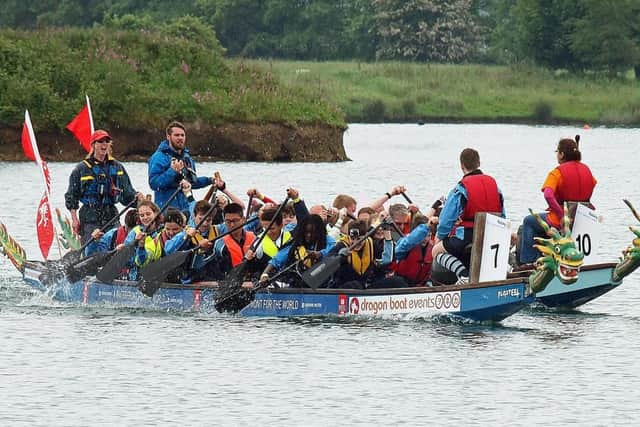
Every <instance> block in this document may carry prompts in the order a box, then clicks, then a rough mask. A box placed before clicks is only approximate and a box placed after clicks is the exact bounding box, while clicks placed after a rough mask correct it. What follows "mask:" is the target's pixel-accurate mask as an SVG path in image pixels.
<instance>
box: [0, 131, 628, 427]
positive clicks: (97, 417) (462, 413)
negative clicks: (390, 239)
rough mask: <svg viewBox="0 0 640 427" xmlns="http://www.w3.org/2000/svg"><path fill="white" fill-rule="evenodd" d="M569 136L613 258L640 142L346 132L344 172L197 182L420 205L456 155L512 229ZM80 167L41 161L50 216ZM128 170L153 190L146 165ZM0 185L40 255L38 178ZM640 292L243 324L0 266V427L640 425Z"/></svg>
mask: <svg viewBox="0 0 640 427" xmlns="http://www.w3.org/2000/svg"><path fill="white" fill-rule="evenodd" d="M576 133H580V134H581V135H582V142H581V149H582V152H583V160H584V161H585V162H586V163H587V164H588V165H589V166H590V167H591V169H592V171H593V173H594V175H595V176H596V177H597V178H598V180H599V184H598V186H597V188H596V191H595V195H594V198H593V202H594V204H595V205H596V206H597V207H598V211H599V213H600V214H601V215H602V216H603V220H604V227H605V230H606V232H605V236H604V237H603V242H602V245H601V246H600V247H599V248H598V253H599V255H600V256H601V257H602V258H603V260H607V261H609V260H614V259H615V258H616V257H617V256H618V254H619V251H620V250H621V249H622V248H624V247H625V246H627V245H628V244H629V243H630V241H631V238H632V237H633V235H632V234H631V232H630V231H629V230H628V229H627V227H628V226H629V225H638V224H637V221H636V220H635V219H634V218H633V217H632V216H631V214H630V212H629V210H628V209H627V208H626V206H625V205H624V204H623V203H622V201H621V199H622V198H629V199H630V200H631V201H633V202H634V203H635V204H636V205H637V206H638V207H640V185H639V178H638V170H639V168H638V164H639V163H638V152H639V149H638V144H639V142H640V130H637V129H591V130H582V129H577V128H570V127H530V126H516V125H513V126H512V125H425V126H415V125H379V126H375V125H352V126H350V128H349V130H348V131H347V132H346V134H345V148H346V150H347V154H348V156H349V157H350V158H351V159H352V161H351V162H346V163H317V164H260V163H216V164H213V163H202V164H199V165H198V170H199V171H200V172H201V173H203V174H205V173H206V174H212V173H213V171H214V170H220V171H221V173H222V175H223V177H224V178H225V179H226V180H227V182H228V186H229V188H230V189H232V190H237V192H238V193H239V194H242V193H244V191H246V189H247V188H248V187H250V186H257V187H258V188H259V189H260V190H261V191H262V192H263V193H265V194H268V195H269V196H271V197H272V198H274V199H282V198H284V195H285V188H287V187H290V186H293V187H295V188H298V189H299V190H300V192H301V194H302V196H303V197H304V198H305V199H306V200H307V201H308V202H311V203H314V202H324V203H327V204H330V203H331V201H332V200H333V197H334V196H335V195H336V194H338V193H341V192H343V193H348V194H351V195H353V196H355V197H356V198H357V199H358V201H359V206H364V204H366V203H367V202H368V201H371V200H373V199H375V198H378V197H380V196H381V195H383V194H384V193H385V192H386V191H389V189H390V188H391V187H392V186H394V185H396V184H405V185H406V186H407V188H408V191H407V194H408V195H409V196H410V197H411V198H412V199H413V200H414V202H416V203H417V204H419V205H421V206H425V207H426V206H427V205H430V204H431V202H432V201H433V200H435V199H436V198H437V197H438V196H440V195H441V194H443V193H445V194H446V193H447V192H448V191H449V189H450V188H451V187H452V186H453V185H454V184H455V183H456V182H457V180H458V179H459V178H460V176H461V172H460V168H459V163H458V155H459V152H460V151H461V149H463V148H465V147H474V148H476V149H477V150H478V151H479V152H480V156H481V162H482V169H483V170H484V171H485V172H486V173H489V174H491V175H493V176H494V177H495V178H496V180H497V181H498V184H499V185H500V187H501V189H502V191H503V193H504V195H505V203H506V210H507V214H508V216H509V217H510V218H511V219H512V220H513V221H514V222H519V221H520V220H521V219H522V217H523V216H524V215H525V214H526V213H527V209H528V208H529V207H531V208H533V209H534V210H541V209H543V208H544V207H545V203H544V199H543V197H542V193H541V192H540V185H541V184H542V182H543V180H544V178H545V176H546V174H547V173H548V171H549V170H550V169H551V168H553V167H554V166H555V153H554V150H555V146H556V143H557V141H558V139H559V138H560V137H563V136H573V135H575V134H576ZM16 143H18V142H16ZM115 143H116V144H117V143H118V142H117V141H116V142H115ZM196 154H197V153H196ZM72 167H73V165H72V164H70V163H52V164H51V165H50V169H51V174H52V181H53V184H52V185H53V187H52V200H53V205H54V207H59V208H64V201H63V194H64V192H65V190H66V186H67V179H68V176H69V173H70V172H71V169H72ZM126 167H127V170H128V171H129V174H130V175H131V177H132V180H133V182H134V185H135V186H136V187H137V188H138V189H140V190H143V191H146V192H148V191H149V190H148V186H147V183H146V181H147V179H146V173H147V168H146V164H143V163H127V164H126ZM0 182H2V183H3V185H4V188H3V191H2V196H0V197H1V198H0V200H1V203H0V221H2V222H3V223H4V224H5V225H6V226H7V227H8V229H9V231H10V233H11V234H12V235H13V236H14V237H15V238H16V239H17V240H18V241H20V242H21V243H22V244H23V245H24V247H25V249H26V251H27V254H28V255H29V257H30V258H39V256H40V253H39V250H38V248H37V243H36V242H35V240H34V232H35V212H36V208H37V203H38V201H39V198H40V196H41V194H42V188H43V187H42V182H41V177H40V175H39V172H38V169H37V168H36V166H35V164H33V163H6V162H3V163H0ZM197 193H200V194H203V191H202V193H201V192H200V191H198V192H197ZM244 197H246V196H244ZM398 201H399V202H402V200H398ZM52 254H54V255H52V257H53V258H57V247H56V246H55V245H54V247H53V248H52ZM639 286H640V273H635V274H633V275H632V276H630V277H628V278H626V279H625V283H624V285H623V286H621V287H619V288H618V289H615V290H614V291H612V292H611V293H609V294H607V295H604V296H602V297H601V298H599V299H597V300H595V301H592V302H591V303H589V304H587V305H585V306H583V307H581V308H580V310H579V311H575V312H571V313H557V312H554V311H551V310H541V309H527V310H525V311H522V312H520V313H518V314H516V315H514V316H512V317H509V318H507V319H506V320H504V321H503V322H502V323H501V324H499V325H478V324H460V323H450V322H444V321H442V320H432V319H423V320H411V321H400V320H394V319H386V320H385V319H383V320H358V321H352V320H347V319H304V320H282V319H243V318H238V317H235V316H229V315H217V314H207V315H200V314H180V313H173V312H171V313H166V312H158V311H145V310H133V309H122V308H116V307H99V308H95V307H82V306H76V305H68V304H61V303H57V302H55V301H51V300H49V299H48V298H47V297H45V296H43V295H40V294H38V293H36V292H33V291H31V290H30V289H29V288H28V287H27V286H26V285H24V284H23V282H22V280H21V278H20V276H19V275H18V273H17V272H16V271H15V270H14V269H13V268H12V266H11V265H10V263H9V262H8V261H7V260H6V259H4V258H2V259H1V260H0V424H2V425H29V426H49V425H65V426H86V425H135V426H139V425H164V424H179V425H234V426H235V425H336V424H340V425H460V424H464V425H483V426H484V425H534V424H536V425H567V424H578V425H608V426H609V425H637V424H638V422H640V403H639V402H640V362H639V360H640V341H639V340H638V339H637V336H638V332H639V331H640V314H639V310H638V305H639V304H640V297H639V296H638V287H639Z"/></svg>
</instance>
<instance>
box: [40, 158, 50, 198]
mask: <svg viewBox="0 0 640 427" xmlns="http://www.w3.org/2000/svg"><path fill="white" fill-rule="evenodd" d="M41 166H42V173H43V174H44V181H45V182H46V184H47V192H51V173H50V172H49V166H48V165H47V162H45V161H44V159H42V164H41Z"/></svg>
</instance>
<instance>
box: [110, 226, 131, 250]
mask: <svg viewBox="0 0 640 427" xmlns="http://www.w3.org/2000/svg"><path fill="white" fill-rule="evenodd" d="M127 234H128V233H127V230H126V229H125V228H124V225H121V226H120V227H118V231H116V243H115V245H113V247H114V248H115V247H116V246H118V245H119V244H121V243H124V239H126V238H127Z"/></svg>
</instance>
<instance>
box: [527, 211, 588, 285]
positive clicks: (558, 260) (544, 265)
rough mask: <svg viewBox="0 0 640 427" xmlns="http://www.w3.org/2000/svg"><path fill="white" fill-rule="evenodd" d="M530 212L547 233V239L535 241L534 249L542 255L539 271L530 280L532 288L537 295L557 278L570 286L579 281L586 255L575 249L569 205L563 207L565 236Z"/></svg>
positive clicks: (539, 260) (537, 261) (537, 266)
mask: <svg viewBox="0 0 640 427" xmlns="http://www.w3.org/2000/svg"><path fill="white" fill-rule="evenodd" d="M529 212H531V214H532V215H533V216H534V217H535V219H536V220H537V221H538V224H540V226H541V227H542V228H543V229H544V231H545V233H546V234H547V236H548V238H542V237H536V238H535V240H536V242H537V243H536V244H535V245H533V246H534V247H535V248H536V249H537V250H539V251H540V252H541V253H542V256H541V257H540V258H538V259H537V260H536V263H535V264H536V269H535V270H534V272H533V273H532V274H531V276H529V285H530V286H531V290H533V291H534V292H541V291H542V290H544V289H545V288H546V287H547V285H548V284H549V282H551V280H552V279H553V278H554V276H555V277H558V279H559V280H560V281H561V282H562V283H564V284H565V285H570V284H572V283H575V282H576V281H577V280H578V272H579V271H580V267H581V266H582V263H583V262H584V255H583V254H582V252H580V251H579V250H577V249H576V246H575V243H574V241H573V238H572V237H571V231H570V230H569V214H568V209H567V204H566V203H565V205H564V217H563V219H562V232H560V231H558V230H556V229H555V228H554V227H550V226H549V224H547V223H546V222H545V221H544V220H543V219H542V218H541V217H540V215H538V214H536V213H534V212H533V211H532V210H531V209H529Z"/></svg>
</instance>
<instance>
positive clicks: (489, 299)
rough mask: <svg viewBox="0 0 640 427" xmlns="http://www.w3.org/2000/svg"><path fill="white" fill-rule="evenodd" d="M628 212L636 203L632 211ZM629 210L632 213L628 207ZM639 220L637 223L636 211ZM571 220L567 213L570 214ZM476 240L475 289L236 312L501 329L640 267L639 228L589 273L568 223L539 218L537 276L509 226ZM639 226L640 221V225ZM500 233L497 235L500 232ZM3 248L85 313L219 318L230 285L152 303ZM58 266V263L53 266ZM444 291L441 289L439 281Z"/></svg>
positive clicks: (161, 292)
mask: <svg viewBox="0 0 640 427" xmlns="http://www.w3.org/2000/svg"><path fill="white" fill-rule="evenodd" d="M628 204H629V203H628ZM629 206H630V208H632V206H631V205H630V204H629ZM632 211H633V212H634V215H637V213H636V212H635V210H634V209H633V208H632ZM565 212H566V207H565ZM478 215H481V217H480V218H477V224H478V230H480V231H481V232H479V233H474V234H477V236H478V237H477V238H476V237H475V236H474V242H473V248H472V251H473V253H472V258H471V259H472V262H471V275H470V284H468V285H459V286H458V285H448V286H447V285H441V286H424V287H411V288H402V289H376V290H351V289H323V288H317V289H313V288H289V287H268V288H263V289H253V290H251V289H250V290H244V289H241V290H240V292H241V293H243V294H244V295H243V301H244V302H243V303H242V304H241V305H239V306H237V307H234V309H233V310H229V311H234V312H237V313H238V314H239V315H241V316H265V317H272V316H278V317H295V316H313V315H320V316H323V315H336V316H373V317H376V316H392V317H398V316H401V317H405V316H409V317H417V318H423V317H432V316H447V317H452V318H460V319H466V320H471V321H490V322H494V321H501V320H503V319H505V318H506V317H508V316H510V315H512V314H514V313H516V312H518V311H519V310H521V309H522V308H524V307H526V306H528V305H530V304H533V303H535V302H539V303H542V304H544V305H547V306H549V307H569V308H573V307H577V306H579V305H581V304H584V303H586V302H588V301H590V300H592V299H594V298H596V297H598V296H600V295H602V294H604V293H606V292H608V291H610V290H612V289H614V288H615V287H617V286H619V285H620V284H621V283H622V280H623V278H624V277H625V276H626V275H628V274H630V273H631V272H633V271H634V270H635V269H637V268H638V266H640V228H636V227H630V229H631V231H632V232H633V233H634V234H635V236H636V238H635V239H633V241H632V245H631V246H629V247H628V248H626V249H625V250H624V251H623V257H622V259H621V260H620V261H619V262H617V263H600V264H590V265H583V259H584V256H583V254H582V253H581V252H580V251H579V250H577V249H576V246H575V241H574V239H573V238H572V237H571V233H570V231H569V220H568V216H567V215H565V220H564V226H563V230H562V231H561V232H560V231H558V230H555V229H554V228H550V227H549V226H548V225H546V224H545V223H544V221H542V220H541V219H540V218H539V217H538V220H539V221H540V222H541V224H542V225H543V227H545V230H547V235H548V238H546V239H543V238H539V239H537V245H536V247H537V248H538V249H539V250H540V251H541V253H542V254H543V257H541V258H540V259H538V260H537V262H536V266H535V269H533V270H531V271H521V272H517V273H510V272H509V266H508V251H504V250H500V249H499V248H500V247H505V246H506V247H507V248H508V247H509V239H510V234H511V233H510V228H509V227H510V225H509V224H508V221H505V220H504V219H501V218H498V217H494V216H492V215H490V214H486V213H481V214H478ZM637 218H638V220H639V221H640V217H638V216H637ZM496 230H497V231H496ZM0 246H1V247H2V250H3V252H4V254H5V255H6V256H7V257H8V259H9V260H10V261H11V263H12V264H13V265H14V266H15V267H16V268H17V269H18V271H19V272H20V273H21V274H22V277H23V279H24V281H25V282H26V283H27V284H28V285H30V286H32V287H33V288H35V289H37V290H39V291H42V292H45V293H47V294H48V295H50V296H51V297H52V298H53V299H55V300H58V301H63V302H71V303H79V304H86V305H108V306H122V307H134V308H135V307H149V308H156V309H162V310H178V311H200V312H213V311H215V310H216V309H218V311H221V310H219V306H218V304H217V303H218V302H219V301H218V300H219V298H220V294H221V293H222V291H225V287H224V286H225V284H218V283H215V282H202V283H195V284H189V285H181V284H175V283H160V284H159V285H158V286H157V290H156V291H155V292H154V293H153V296H152V297H149V296H146V295H145V294H144V293H143V292H141V290H140V283H138V282H134V281H125V280H114V281H112V282H111V283H104V282H101V281H100V280H98V279H97V278H96V277H95V276H87V277H81V278H74V279H70V278H69V277H64V276H61V275H60V274H59V271H57V270H56V269H55V268H52V267H51V265H52V262H51V261H46V262H45V261H32V260H27V257H26V254H25V252H24V250H23V249H22V247H21V246H20V245H19V244H18V243H17V242H16V241H15V240H14V239H13V238H12V237H11V236H10V235H9V234H8V232H7V229H6V227H5V226H4V225H3V224H1V223H0ZM54 265H55V262H54ZM434 282H436V283H437V281H435V280H434Z"/></svg>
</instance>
